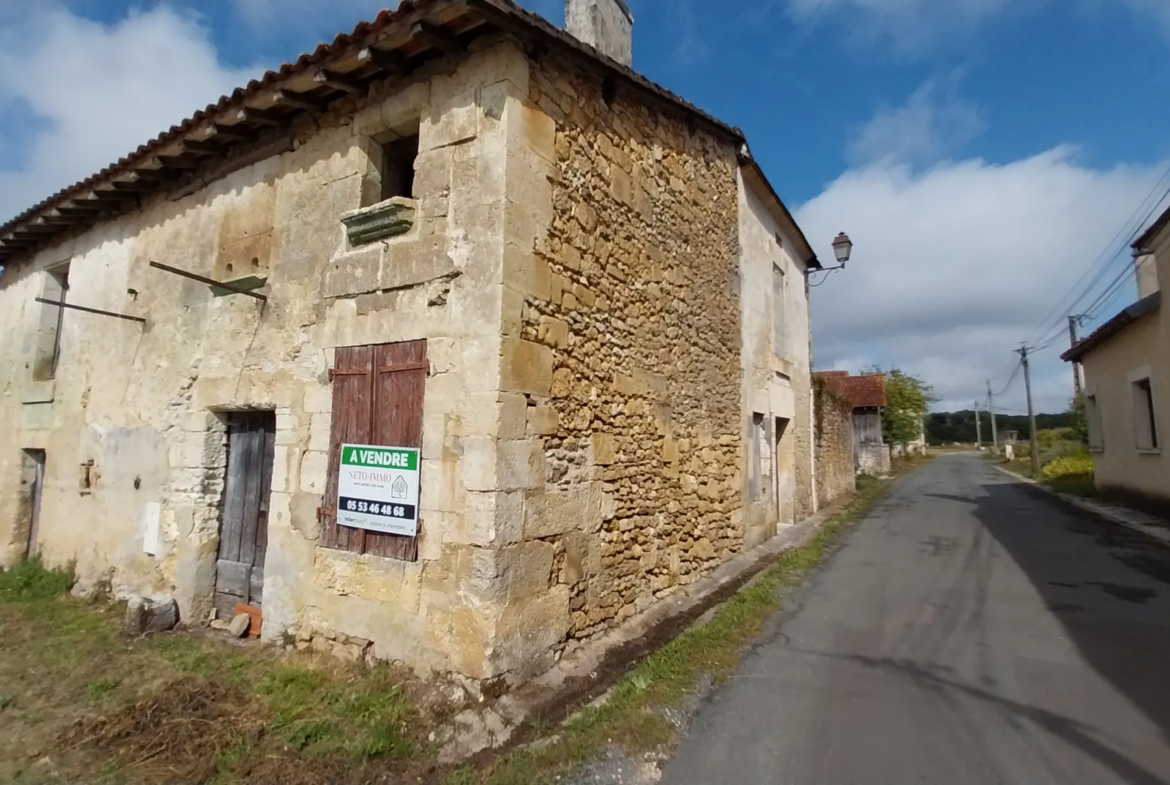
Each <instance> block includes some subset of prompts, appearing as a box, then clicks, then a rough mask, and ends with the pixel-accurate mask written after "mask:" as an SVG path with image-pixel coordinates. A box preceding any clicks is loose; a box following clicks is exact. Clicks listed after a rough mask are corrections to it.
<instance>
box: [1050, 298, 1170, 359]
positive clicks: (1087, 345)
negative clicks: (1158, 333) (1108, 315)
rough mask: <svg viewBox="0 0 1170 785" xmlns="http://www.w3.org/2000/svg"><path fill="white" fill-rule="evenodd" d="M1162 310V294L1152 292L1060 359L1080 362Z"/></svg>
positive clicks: (1099, 328) (1078, 343)
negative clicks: (1132, 326)
mask: <svg viewBox="0 0 1170 785" xmlns="http://www.w3.org/2000/svg"><path fill="white" fill-rule="evenodd" d="M1161 308H1162V293H1161V292H1154V293H1153V294H1151V295H1149V296H1148V297H1145V298H1143V299H1141V300H1138V301H1137V302H1136V303H1134V304H1133V305H1131V306H1129V307H1128V308H1126V309H1125V310H1124V311H1122V312H1121V313H1119V314H1117V315H1116V316H1114V317H1113V318H1112V319H1110V320H1109V321H1107V322H1105V324H1103V325H1101V326H1100V327H1098V328H1097V329H1096V330H1094V331H1093V332H1092V333H1091V334H1090V335H1089V336H1088V337H1087V338H1084V339H1083V340H1081V341H1078V342H1077V344H1076V345H1075V346H1073V347H1072V348H1071V349H1069V350H1068V351H1067V352H1065V353H1064V354H1062V355H1060V359H1062V360H1064V361H1065V362H1080V361H1081V359H1082V358H1084V356H1085V355H1087V354H1089V353H1090V352H1092V351H1094V350H1095V349H1098V348H1100V347H1101V346H1103V345H1104V344H1106V343H1107V342H1108V341H1110V340H1111V339H1113V338H1115V337H1116V336H1118V335H1120V334H1121V333H1123V332H1125V330H1126V329H1127V328H1128V327H1129V326H1130V325H1132V324H1134V323H1136V322H1139V321H1141V320H1142V319H1143V318H1145V317H1147V316H1151V315H1153V314H1155V313H1157V312H1158V311H1160V310H1161Z"/></svg>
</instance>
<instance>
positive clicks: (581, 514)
mask: <svg viewBox="0 0 1170 785" xmlns="http://www.w3.org/2000/svg"><path fill="white" fill-rule="evenodd" d="M604 495H605V494H604V490H603V488H602V485H601V483H596V482H595V483H588V484H582V485H575V486H573V487H572V488H570V489H569V490H568V491H561V492H555V493H538V494H530V495H529V496H528V499H527V502H526V503H525V508H524V537H525V538H526V539H530V540H536V539H546V538H549V537H557V536H560V535H562V534H565V533H567V532H573V531H576V532H584V533H589V534H592V533H596V532H598V531H600V530H601V524H602V506H603V503H604Z"/></svg>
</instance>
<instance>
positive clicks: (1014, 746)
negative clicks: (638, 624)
mask: <svg viewBox="0 0 1170 785" xmlns="http://www.w3.org/2000/svg"><path fill="white" fill-rule="evenodd" d="M1036 494H1037V492H1036V491H1034V490H1029V489H1026V488H1024V487H1023V486H1021V485H1020V484H1018V483H1016V482H1014V481H1013V480H1011V479H1010V478H1008V477H1007V476H1005V475H1003V474H1001V473H999V472H997V471H995V470H994V469H993V468H991V467H989V466H987V465H986V464H984V463H983V462H982V461H981V460H980V459H978V458H976V457H974V456H951V457H943V458H939V459H937V460H935V461H934V462H933V463H932V464H930V465H929V466H927V467H926V468H924V469H922V470H920V471H919V472H918V473H916V474H914V475H911V476H910V477H908V478H906V479H904V480H903V481H902V483H901V484H900V486H899V487H898V488H897V489H895V491H894V492H893V494H892V495H891V496H889V497H887V499H886V500H885V501H884V502H882V503H881V504H880V505H879V506H878V507H877V508H876V509H875V510H874V512H873V513H872V514H871V515H870V516H869V517H868V518H867V519H866V520H865V521H864V522H863V523H862V524H861V525H860V526H859V527H858V529H857V530H856V531H855V532H854V533H852V534H851V535H850V536H849V538H848V539H847V541H846V543H845V544H844V547H843V548H842V549H841V550H840V551H839V552H838V553H837V554H836V555H835V556H834V557H833V558H832V560H831V561H830V562H829V564H828V565H827V566H826V568H825V569H824V570H823V571H822V572H821V573H820V574H819V575H818V577H817V578H816V579H815V580H814V582H813V583H812V584H811V586H810V587H809V588H808V589H807V590H806V591H805V592H804V594H803V596H802V597H801V598H800V599H799V605H798V607H796V608H795V609H793V610H792V611H790V613H789V616H788V617H787V618H786V619H784V620H783V622H782V624H781V625H780V627H779V632H778V633H777V634H775V635H774V636H773V637H772V639H771V640H766V641H764V642H762V643H761V644H760V645H759V646H758V647H757V649H756V650H755V651H754V652H753V653H752V654H750V655H749V657H748V658H747V659H746V661H745V662H744V664H743V666H742V667H741V669H740V671H739V672H738V673H737V675H736V676H735V677H734V678H733V679H732V680H731V681H730V682H729V683H728V684H727V685H726V686H725V687H723V688H722V689H721V690H720V691H719V692H718V693H717V694H716V695H715V696H714V697H713V699H712V700H711V702H710V703H709V704H708V705H707V706H705V707H704V709H703V710H702V711H701V712H700V714H699V716H698V717H697V719H696V721H695V723H694V726H693V727H692V729H691V730H690V732H689V734H688V736H687V738H686V739H685V741H684V742H683V744H682V747H681V749H680V751H679V753H678V755H677V757H676V759H675V760H674V761H673V762H672V763H671V764H670V765H669V766H668V767H667V769H666V771H665V774H664V777H663V780H662V781H663V782H664V783H665V784H666V785H712V784H713V783H717V784H720V785H738V784H739V783H752V784H753V785H754V784H755V783H784V785H850V784H851V783H859V784H860V783H865V785H885V784H886V783H889V784H890V785H894V784H897V785H907V784H908V783H940V784H943V783H945V784H946V785H960V784H961V783H980V784H981V785H982V784H983V783H1020V784H1021V785H1048V783H1052V785H1080V783H1094V784H1095V783H1143V784H1145V783H1149V784H1150V785H1152V784H1153V783H1170V744H1168V741H1167V740H1168V734H1170V548H1167V547H1166V546H1164V545H1161V544H1159V543H1155V542H1152V541H1149V540H1147V539H1145V538H1144V537H1143V536H1141V535H1138V534H1133V533H1130V532H1129V531H1128V530H1125V529H1120V528H1118V527H1115V526H1113V525H1111V524H1107V523H1104V522H1101V521H1098V520H1097V519H1095V518H1092V517H1089V516H1087V515H1084V514H1080V513H1075V512H1067V511H1065V510H1064V508H1062V507H1059V506H1057V505H1056V504H1055V503H1054V502H1052V501H1051V500H1047V499H1045V498H1043V497H1040V496H1038V495H1036Z"/></svg>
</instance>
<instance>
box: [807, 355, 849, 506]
mask: <svg viewBox="0 0 1170 785" xmlns="http://www.w3.org/2000/svg"><path fill="white" fill-rule="evenodd" d="M812 384H813V413H814V439H815V442H816V467H817V471H816V491H817V501H818V502H819V503H820V505H821V506H824V505H826V504H830V503H832V502H833V500H834V499H838V498H840V497H841V496H842V495H844V494H846V493H851V492H852V491H854V490H856V488H857V479H856V473H855V471H854V468H853V405H852V404H851V403H849V401H847V400H845V399H844V398H843V397H841V396H840V395H838V394H837V393H836V392H835V391H834V390H833V389H832V388H831V387H830V386H829V385H828V384H826V383H825V381H824V380H823V379H817V378H814V379H813V383H812Z"/></svg>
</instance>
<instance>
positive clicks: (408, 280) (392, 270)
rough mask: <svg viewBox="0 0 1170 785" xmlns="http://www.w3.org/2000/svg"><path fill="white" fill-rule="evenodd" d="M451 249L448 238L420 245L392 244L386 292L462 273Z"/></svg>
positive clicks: (383, 280) (427, 240)
mask: <svg viewBox="0 0 1170 785" xmlns="http://www.w3.org/2000/svg"><path fill="white" fill-rule="evenodd" d="M458 269H459V268H458V267H457V266H456V264H455V260H454V259H453V258H452V257H451V254H450V253H449V252H448V249H447V238H446V237H442V236H438V237H427V238H422V239H420V240H418V241H416V242H408V243H390V244H389V245H387V247H386V257H385V264H384V265H383V266H382V275H381V286H380V288H382V289H404V288H407V287H410V286H418V285H419V284H423V283H426V282H427V281H434V280H437V279H439V278H442V277H444V276H448V275H453V274H454V273H456V272H458Z"/></svg>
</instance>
